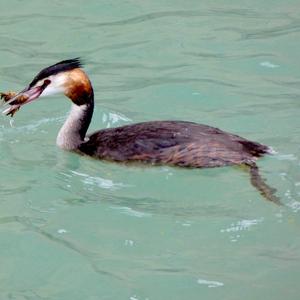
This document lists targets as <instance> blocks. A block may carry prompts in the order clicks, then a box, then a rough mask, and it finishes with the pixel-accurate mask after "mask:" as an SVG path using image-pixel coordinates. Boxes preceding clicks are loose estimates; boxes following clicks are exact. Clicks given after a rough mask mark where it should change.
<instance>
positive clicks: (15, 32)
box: [0, 0, 300, 300]
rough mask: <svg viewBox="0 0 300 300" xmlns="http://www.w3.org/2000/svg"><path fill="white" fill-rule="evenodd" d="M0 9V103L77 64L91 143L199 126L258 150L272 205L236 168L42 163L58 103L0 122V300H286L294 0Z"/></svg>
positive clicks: (294, 116) (57, 122) (297, 185)
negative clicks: (100, 131)
mask: <svg viewBox="0 0 300 300" xmlns="http://www.w3.org/2000/svg"><path fill="white" fill-rule="evenodd" d="M206 2H207V3H205V2H204V1H202V2H200V1H196V0H194V1H192V0H191V1H177V0H176V1H174V0H173V1H171V0H165V1H156V0H152V1H138V0H135V1H118V0H116V1H102V0H101V1H99V0H97V1H96V0H94V1H88V2H86V1H78V0H73V1H51V2H46V1H38V0H35V1H33V0H28V1H17V0H13V1H1V3H0V8H1V10H0V15H1V18H0V37H1V44H0V79H1V81H0V90H1V91H5V90H9V89H10V90H21V89H22V88H23V87H24V86H25V85H26V84H28V83H29V82H30V81H31V80H32V78H33V76H34V75H35V74H36V73H37V72H38V71H39V70H40V69H41V68H43V67H45V66H48V65H50V64H53V63H55V62H57V61H60V60H62V59H66V58H73V57H77V56H81V57H83V58H84V59H85V61H86V70H87V72H88V74H89V75H90V77H91V80H92V82H93V84H94V89H95V95H96V109H95V114H94V119H93V123H92V125H91V130H94V129H97V128H105V127H112V126H118V125H123V124H129V123H133V122H138V121H145V120H157V119H183V120H190V121H195V122H199V123H205V124H210V125H213V126H217V127H220V128H222V129H225V130H228V131H231V132H234V133H236V134H239V135H242V136H244V137H247V138H249V139H253V140H257V141H260V142H262V143H265V144H268V145H270V146H272V147H273V148H274V149H275V150H276V151H277V154H275V155H274V156H272V157H266V158H263V159H261V160H260V161H259V166H260V168H261V172H262V174H263V175H264V177H265V178H266V179H267V180H268V183H269V184H271V185H272V186H274V187H276V188H277V190H278V192H277V195H278V196H279V197H281V199H282V202H283V203H284V206H282V207H278V206H276V205H273V204H270V203H268V202H267V201H265V200H264V199H262V197H261V196H260V195H259V193H258V192H257V191H256V190H255V189H254V188H253V187H252V186H251V184H250V181H249V176H248V174H247V173H246V172H243V171H242V170H240V169H239V168H233V167H229V168H222V169H210V170H185V169H178V168H171V167H150V168H146V167H140V166H131V167H129V166H124V165H117V164H113V163H107V162H102V161H94V160H92V159H89V158H86V157H80V156H77V155H76V154H72V153H66V152H63V151H61V150H60V149H57V147H56V145H55V139H56V134H57V132H58V130H59V128H60V126H61V125H62V124H63V121H64V119H65V117H66V115H67V112H68V110H69V106H70V102H69V101H68V100H65V99H64V98H63V97H62V96H57V97H53V98H48V99H43V100H41V101H38V102H36V103H34V104H32V105H28V106H26V107H24V108H22V109H21V111H20V112H18V113H17V114H16V117H15V118H14V123H13V127H11V125H10V119H9V118H7V117H5V116H2V117H0V159H1V161H0V175H1V177H0V178H1V180H0V266H1V268H0V298H1V299H3V300H5V299H18V300H19V299H22V300H23V299H30V300H37V299H42V300H46V299H47V300H48V299H51V300H52V299H53V300H54V299H55V300H63V299H64V300H65V299H70V300H71V299H72V300H79V299H80V300H81V299H88V300H94V299H114V300H117V299H129V300H154V299H162V300H165V299H175V300H176V299H178V300H179V299H180V300H181V299H190V300H194V299H195V300H196V299H209V300H210V299H228V300H229V299H230V300H232V299H246V300H247V299H249V300H252V299H274V300H277V299H278V300H279V299H280V300H281V299H299V294H300V287H299V281H300V271H299V270H300V251H299V248H300V235H299V229H300V218H299V213H300V175H299V174H300V172H299V171H300V148H299V145H300V144H299V135H300V120H299V115H300V106H299V103H300V102H299V101H300V80H299V76H300V71H299V70H300V68H299V67H300V63H299V52H300V47H299V46H300V42H299V40H300V18H299V15H300V3H299V1H278V0H277V1H264V2H262V1H258V0H255V1H250V2H249V1H240V0H239V1H237V0H236V1H214V2H213V3H211V1H206Z"/></svg>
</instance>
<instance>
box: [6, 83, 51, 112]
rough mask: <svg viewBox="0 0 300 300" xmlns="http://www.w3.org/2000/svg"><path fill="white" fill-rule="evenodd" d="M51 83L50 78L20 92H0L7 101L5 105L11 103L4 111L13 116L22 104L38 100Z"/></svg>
mask: <svg viewBox="0 0 300 300" xmlns="http://www.w3.org/2000/svg"><path fill="white" fill-rule="evenodd" d="M50 83H51V81H50V80H45V81H44V82H43V84H42V85H39V86H34V87H31V86H29V87H27V88H26V89H24V90H23V91H21V92H20V93H14V92H8V93H0V98H1V99H3V101H4V102H5V106H7V105H10V106H9V107H8V108H6V109H5V110H4V111H3V112H2V113H3V114H5V115H7V116H9V115H10V116H11V117H13V116H14V114H15V113H16V112H17V111H18V110H19V109H20V107H21V106H23V105H24V104H27V103H30V102H32V101H34V100H36V99H37V98H38V97H39V96H40V95H41V94H42V92H43V91H44V90H45V88H46V87H47V86H48V85H49V84H50Z"/></svg>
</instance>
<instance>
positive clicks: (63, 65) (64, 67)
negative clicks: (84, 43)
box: [29, 57, 82, 87]
mask: <svg viewBox="0 0 300 300" xmlns="http://www.w3.org/2000/svg"><path fill="white" fill-rule="evenodd" d="M81 66H82V63H81V61H80V58H79V57H77V58H74V59H68V60H63V61H60V62H58V63H56V64H55V65H52V66H50V67H47V68H45V69H43V70H42V71H40V72H39V73H38V74H37V75H36V76H35V77H34V79H33V80H32V82H31V83H30V84H29V87H32V86H34V85H35V84H36V83H37V82H38V81H39V80H42V79H44V78H47V77H48V76H51V75H55V74H58V73H60V72H65V71H70V70H73V69H76V68H80V67H81Z"/></svg>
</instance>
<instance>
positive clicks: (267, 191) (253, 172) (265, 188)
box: [248, 163, 282, 205]
mask: <svg viewBox="0 0 300 300" xmlns="http://www.w3.org/2000/svg"><path fill="white" fill-rule="evenodd" d="M248 167H249V171H250V180H251V183H252V185H253V186H254V187H255V188H256V189H257V190H258V191H259V192H260V194H261V195H262V196H263V197H264V198H265V199H266V200H268V201H271V202H273V203H275V204H277V205H282V203H281V201H280V198H279V197H277V196H276V195H275V193H276V189H274V188H272V187H270V186H269V185H268V184H267V183H266V180H265V179H264V178H263V177H261V175H260V173H259V169H258V166H257V165H256V164H255V163H253V164H249V165H248Z"/></svg>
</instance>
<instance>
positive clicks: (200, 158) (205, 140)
mask: <svg viewBox="0 0 300 300" xmlns="http://www.w3.org/2000/svg"><path fill="white" fill-rule="evenodd" d="M81 67H82V64H81V62H80V60H79V59H78V58H76V59H70V60H64V61H61V62H59V63H57V64H55V65H52V66H50V67H48V68H45V69H43V70H42V71H40V72H39V73H38V74H37V76H36V77H35V78H34V79H33V81H32V82H31V83H30V84H29V86H28V87H27V88H25V89H24V90H23V91H21V92H20V93H18V94H14V95H13V94H2V97H4V98H6V99H5V100H6V101H7V104H10V107H8V108H7V109H6V110H4V111H3V113H4V114H6V115H13V114H14V113H15V112H16V111H17V110H18V109H19V108H20V107H21V106H22V105H24V104H26V103H29V102H32V101H33V100H35V99H37V98H39V97H44V96H49V95H53V94H57V93H63V94H65V95H66V96H67V97H68V98H69V99H70V100H71V101H72V109H71V112H70V114H69V116H68V118H67V120H66V121H65V123H64V125H63V126H62V128H61V129H60V131H59V133H58V136H57V139H56V143H57V145H58V146H59V147H60V148H62V149H65V150H69V151H76V152H78V153H81V154H86V155H89V156H92V157H94V158H98V159H105V160H110V161H117V162H134V161H138V162H147V163H152V164H168V165H174V166H179V167H193V168H211V167H221V166H229V165H244V166H247V169H249V170H250V175H251V183H252V184H253V186H255V187H256V188H257V189H258V190H259V191H260V193H261V194H262V195H263V196H264V197H265V198H266V199H268V200H270V201H272V202H275V203H278V204H280V200H279V198H278V197H276V196H275V195H274V193H275V190H274V189H272V188H271V187H269V186H268V185H267V184H266V183H265V181H264V179H263V178H262V177H261V176H260V175H259V172H258V167H257V165H256V163H255V161H256V159H257V158H258V157H261V156H263V155H264V154H266V153H270V148H269V147H267V146H265V145H262V144H259V143H256V142H252V141H249V140H247V139H244V138H242V137H239V136H237V135H234V134H230V133H227V132H224V131H222V130H220V129H218V128H214V127H210V126H207V125H201V124H197V123H192V122H186V121H151V122H143V123H138V124H132V125H127V126H122V127H117V128H109V129H102V130H99V131H97V132H94V133H92V134H90V135H86V132H87V130H88V127H89V125H90V122H91V119H92V116H93V110H94V92H93V87H92V84H91V82H90V80H89V78H88V76H87V74H86V73H85V72H84V71H83V70H82V68H81Z"/></svg>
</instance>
